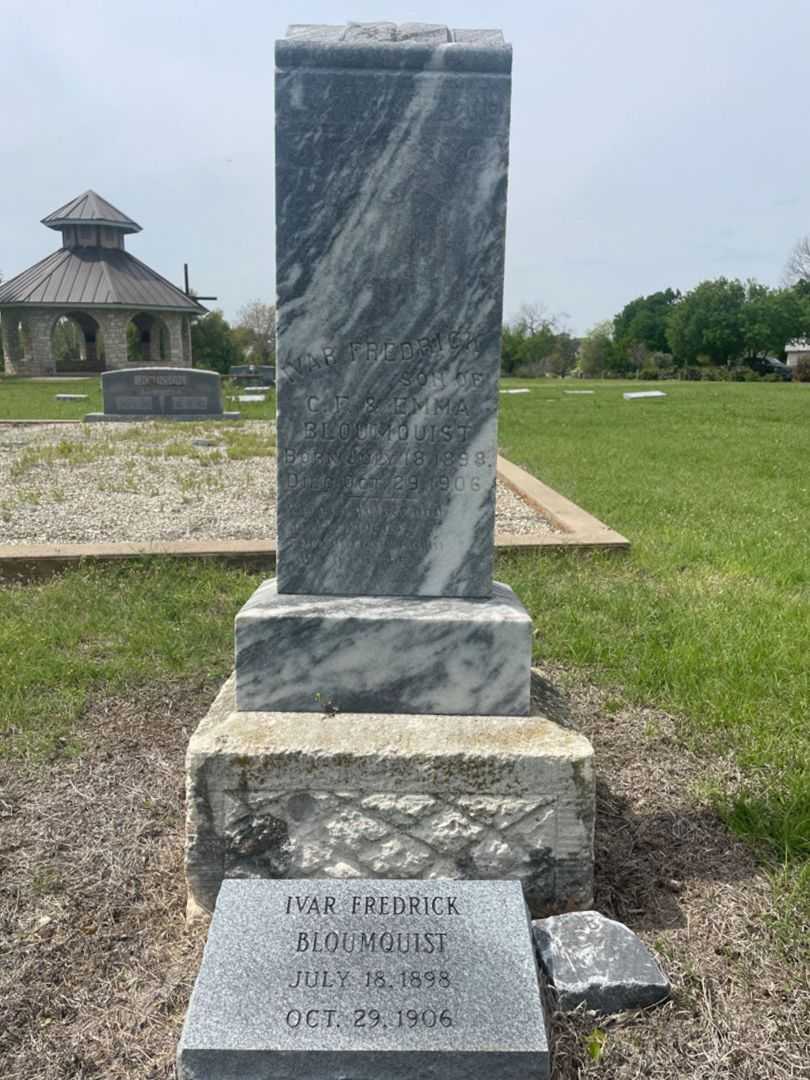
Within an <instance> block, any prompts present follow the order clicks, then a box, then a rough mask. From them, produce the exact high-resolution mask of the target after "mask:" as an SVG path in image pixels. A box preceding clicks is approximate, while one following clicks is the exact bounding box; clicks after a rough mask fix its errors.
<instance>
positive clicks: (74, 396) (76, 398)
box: [56, 394, 88, 401]
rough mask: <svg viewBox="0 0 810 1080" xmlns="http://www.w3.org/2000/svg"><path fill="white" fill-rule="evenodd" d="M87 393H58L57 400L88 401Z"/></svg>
mask: <svg viewBox="0 0 810 1080" xmlns="http://www.w3.org/2000/svg"><path fill="white" fill-rule="evenodd" d="M87 397H88V395H87V394H57V395H56V400H57V401H87Z"/></svg>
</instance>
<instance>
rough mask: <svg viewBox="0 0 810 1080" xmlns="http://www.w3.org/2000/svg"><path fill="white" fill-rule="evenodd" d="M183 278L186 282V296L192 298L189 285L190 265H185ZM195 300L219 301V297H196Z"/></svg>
mask: <svg viewBox="0 0 810 1080" xmlns="http://www.w3.org/2000/svg"><path fill="white" fill-rule="evenodd" d="M183 278H184V280H185V289H184V291H185V294H186V296H191V290H190V288H189V284H188V263H183ZM194 299H195V300H218V299H219V297H218V296H195V297H194Z"/></svg>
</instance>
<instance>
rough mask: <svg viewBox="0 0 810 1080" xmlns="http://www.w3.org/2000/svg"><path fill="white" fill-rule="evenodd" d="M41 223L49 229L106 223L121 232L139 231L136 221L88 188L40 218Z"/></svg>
mask: <svg viewBox="0 0 810 1080" xmlns="http://www.w3.org/2000/svg"><path fill="white" fill-rule="evenodd" d="M42 224H43V225H47V226H48V228H49V229H62V228H64V226H66V225H106V226H107V227H108V228H112V229H120V230H121V232H122V233H136V232H140V231H141V227H140V225H139V224H138V222H137V221H133V220H132V218H131V217H127V215H126V214H124V213H122V212H121V211H120V210H119V209H118V208H117V207H115V206H113V204H112V203H109V202H107V200H106V199H102V197H101V196H100V195H99V194H97V192H95V191H90V190H88V191H85V192H83V193H82V194H81V195H77V196H76V198H75V199H71V200H70V202H68V203H65V205H64V206H60V207H59V209H58V210H54V211H52V212H51V213H50V214H48V216H47V217H44V218H43V219H42Z"/></svg>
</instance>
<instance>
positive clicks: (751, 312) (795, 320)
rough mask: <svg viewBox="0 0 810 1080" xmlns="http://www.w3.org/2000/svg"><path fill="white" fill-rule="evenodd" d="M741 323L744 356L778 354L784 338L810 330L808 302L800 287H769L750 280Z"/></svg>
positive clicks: (783, 347) (754, 357)
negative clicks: (798, 288)
mask: <svg viewBox="0 0 810 1080" xmlns="http://www.w3.org/2000/svg"><path fill="white" fill-rule="evenodd" d="M742 326H743V356H744V357H745V359H747V360H753V359H756V358H758V357H765V356H781V355H782V354H783V353H784V350H785V344H786V342H788V341H792V340H793V338H798V337H805V336H806V335H807V333H808V332H810V302H808V300H807V299H805V298H803V296H802V290H797V289H790V288H788V289H769V288H768V287H767V286H766V285H760V284H759V282H757V281H749V282H748V283H747V284H746V298H745V304H744V306H743V313H742Z"/></svg>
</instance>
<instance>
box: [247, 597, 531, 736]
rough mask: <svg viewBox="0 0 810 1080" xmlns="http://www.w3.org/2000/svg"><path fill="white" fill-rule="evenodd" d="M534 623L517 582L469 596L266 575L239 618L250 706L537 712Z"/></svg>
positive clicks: (346, 710)
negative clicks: (307, 592) (314, 584)
mask: <svg viewBox="0 0 810 1080" xmlns="http://www.w3.org/2000/svg"><path fill="white" fill-rule="evenodd" d="M531 650H532V623H531V618H530V617H529V613H528V612H527V611H526V609H525V608H524V606H523V605H522V604H521V602H520V601H519V600H518V598H517V597H516V596H515V594H514V593H513V592H512V590H511V589H510V588H509V587H508V586H507V585H501V584H500V583H498V582H495V585H494V591H493V595H492V596H491V597H488V598H486V599H481V600H468V599H460V598H458V597H437V598H429V597H394V596H349V597H345V596H341V597H337V596H301V595H292V594H287V593H285V594H280V593H279V592H278V589H277V585H276V582H275V580H272V581H266V582H264V584H263V585H261V586H260V588H259V589H257V590H256V592H255V593H254V594H253V596H252V597H251V598H250V600H248V602H247V603H246V604H245V606H244V607H243V608H242V610H241V611H240V612H239V614H238V615H237V616H236V703H237V708H238V709H241V710H243V711H251V710H257V709H260V710H261V709H268V710H274V709H278V710H281V711H301V712H311V711H313V710H315V709H318V708H322V707H330V703H331V707H332V708H334V709H336V710H337V711H339V712H341V713H351V712H364V713H365V712H376V713H434V714H437V715H444V714H471V715H492V714H497V715H501V716H525V715H527V714H528V711H529V679H530V667H531Z"/></svg>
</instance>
